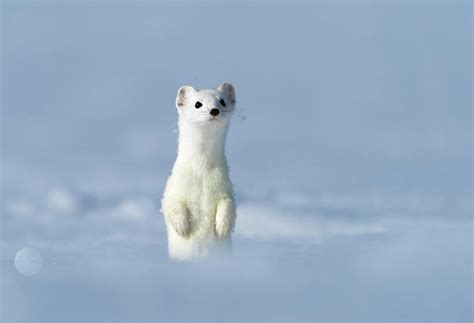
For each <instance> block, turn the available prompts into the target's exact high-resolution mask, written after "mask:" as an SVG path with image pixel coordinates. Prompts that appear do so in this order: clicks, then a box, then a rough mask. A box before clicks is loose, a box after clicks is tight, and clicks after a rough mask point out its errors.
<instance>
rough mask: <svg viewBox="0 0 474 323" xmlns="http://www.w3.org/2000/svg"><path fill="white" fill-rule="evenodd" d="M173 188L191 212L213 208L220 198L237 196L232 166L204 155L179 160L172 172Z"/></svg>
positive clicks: (210, 210) (208, 210) (195, 212)
mask: <svg viewBox="0 0 474 323" xmlns="http://www.w3.org/2000/svg"><path fill="white" fill-rule="evenodd" d="M170 181H171V183H170V184H171V185H172V186H173V191H174V192H175V194H176V195H177V196H179V199H180V200H182V201H184V202H185V203H186V205H187V206H188V208H189V211H190V212H191V213H194V214H195V215H197V214H198V213H203V212H204V213H208V212H212V210H214V209H215V208H216V207H217V203H218V202H219V200H221V199H222V198H224V197H226V196H233V190H232V184H231V182H230V179H229V170H228V167H227V163H226V162H225V159H224V160H223V161H217V160H207V159H206V158H203V157H198V158H192V159H187V160H179V159H178V160H177V161H176V164H175V166H174V168H173V173H172V176H171V179H170Z"/></svg>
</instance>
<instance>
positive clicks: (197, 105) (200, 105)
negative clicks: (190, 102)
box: [194, 101, 202, 109]
mask: <svg viewBox="0 0 474 323" xmlns="http://www.w3.org/2000/svg"><path fill="white" fill-rule="evenodd" d="M194 107H195V108H196V109H199V108H200V107H202V103H201V102H199V101H197V102H196V104H195V105H194Z"/></svg>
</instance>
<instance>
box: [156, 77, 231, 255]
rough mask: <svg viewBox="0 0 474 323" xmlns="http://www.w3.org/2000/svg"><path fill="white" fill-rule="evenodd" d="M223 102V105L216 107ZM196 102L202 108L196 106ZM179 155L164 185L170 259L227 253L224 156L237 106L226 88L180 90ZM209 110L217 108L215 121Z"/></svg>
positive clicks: (227, 189) (228, 200)
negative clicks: (200, 104) (221, 251)
mask: <svg viewBox="0 0 474 323" xmlns="http://www.w3.org/2000/svg"><path fill="white" fill-rule="evenodd" d="M220 99H223V100H224V102H225V105H226V106H225V107H222V106H221V104H220V102H219V101H220ZM196 101H199V102H201V103H202V107H200V108H199V109H196V108H195V103H196ZM176 107H177V109H178V114H179V121H178V125H179V141H178V157H177V159H176V162H175V164H174V167H173V171H172V173H171V176H170V177H169V179H168V182H167V184H166V188H165V193H164V196H163V199H162V203H161V204H162V208H161V210H162V212H163V215H164V218H165V223H166V227H167V231H168V251H169V255H170V257H171V258H173V259H177V260H191V259H195V258H201V257H205V256H207V255H208V254H209V253H211V252H213V251H217V250H230V249H231V247H232V241H231V232H232V230H233V228H234V223H235V217H236V213H235V202H234V192H233V189H232V183H231V181H230V179H229V168H228V166H227V160H226V158H225V154H224V148H225V139H226V135H227V129H228V126H229V121H230V118H231V116H232V112H233V111H234V107H235V92H234V89H233V87H232V85H230V84H226V83H224V84H222V85H221V86H219V87H218V88H217V89H216V90H214V89H206V90H201V91H196V90H195V89H194V88H192V87H190V86H183V87H181V88H180V89H179V91H178V96H177V98H176ZM211 109H219V111H220V113H219V115H217V116H216V117H213V116H212V115H211V114H210V110H211Z"/></svg>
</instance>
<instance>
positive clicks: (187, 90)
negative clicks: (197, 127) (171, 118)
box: [176, 85, 195, 108]
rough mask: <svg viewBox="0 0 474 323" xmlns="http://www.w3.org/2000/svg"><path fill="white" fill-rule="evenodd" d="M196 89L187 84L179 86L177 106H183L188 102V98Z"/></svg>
mask: <svg viewBox="0 0 474 323" xmlns="http://www.w3.org/2000/svg"><path fill="white" fill-rule="evenodd" d="M194 91H195V90H194V88H193V87H192V86H189V85H185V86H182V87H180V88H179V90H178V95H177V96H176V107H177V108H182V107H183V106H184V105H185V104H186V99H187V98H188V97H189V95H190V94H191V93H193V92H194Z"/></svg>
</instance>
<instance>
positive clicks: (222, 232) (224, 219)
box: [216, 213, 232, 239]
mask: <svg viewBox="0 0 474 323" xmlns="http://www.w3.org/2000/svg"><path fill="white" fill-rule="evenodd" d="M231 223H232V222H231V219H230V217H229V216H228V215H226V214H222V213H220V214H219V213H218V214H217V216H216V235H217V238H219V239H221V238H224V237H226V236H227V235H229V233H230V231H231V228H232V225H231Z"/></svg>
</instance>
